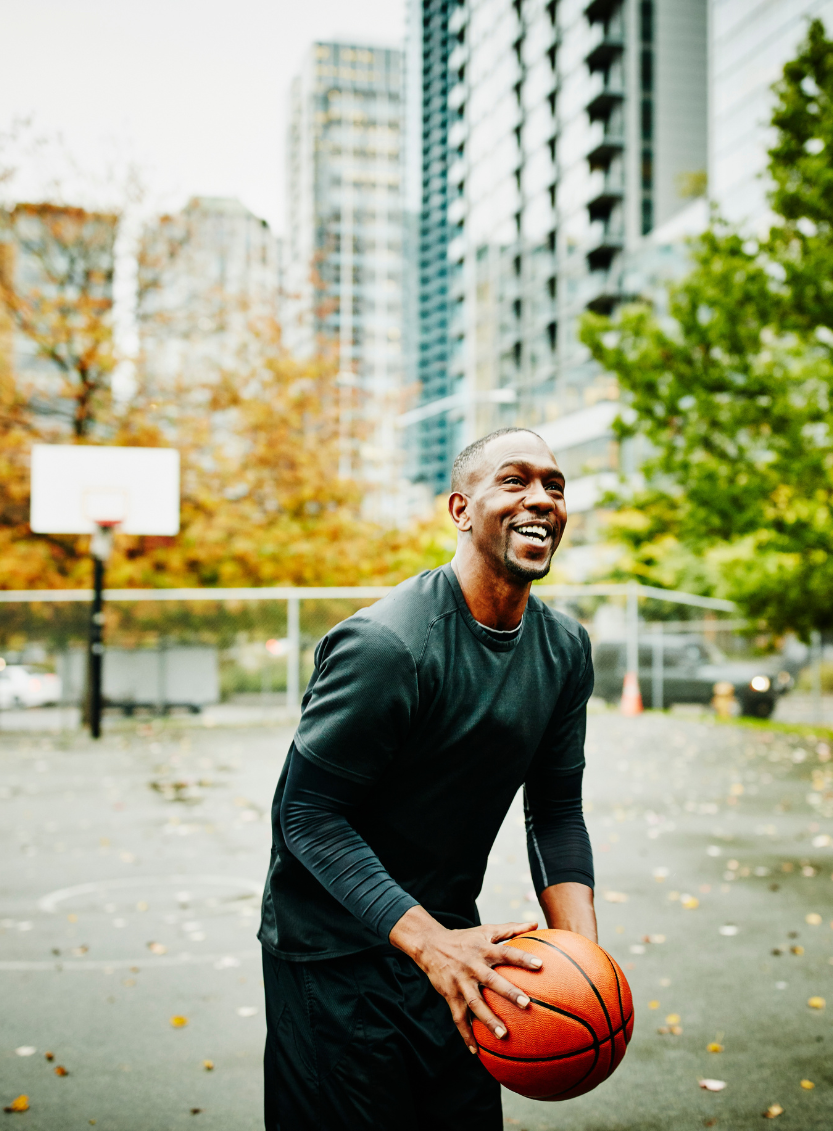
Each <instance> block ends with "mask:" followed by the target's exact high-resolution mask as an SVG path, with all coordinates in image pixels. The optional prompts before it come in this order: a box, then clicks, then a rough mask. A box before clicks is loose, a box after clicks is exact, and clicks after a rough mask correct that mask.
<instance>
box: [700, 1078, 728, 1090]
mask: <svg viewBox="0 0 833 1131" xmlns="http://www.w3.org/2000/svg"><path fill="white" fill-rule="evenodd" d="M699 1084H700V1087H701V1088H705V1089H706V1091H707V1092H722V1091H723V1089H724V1088H725V1087H726V1081H725V1080H709V1079H705V1080H700V1081H699Z"/></svg>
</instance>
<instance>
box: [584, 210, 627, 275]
mask: <svg viewBox="0 0 833 1131" xmlns="http://www.w3.org/2000/svg"><path fill="white" fill-rule="evenodd" d="M624 246H625V229H624V226H623V224H622V222H621V220H619V219H618V217H617V218H616V219H610V220H604V221H602V220H595V221H594V222H593V223H592V224H591V225H590V240H589V241H588V247H587V264H588V266H589V267H590V270H591V271H600V270H607V268H608V267H609V266H610V264H611V262H612V261H613V257H614V256H615V255H616V254H617V253H618V252H620V251H621V250H622V248H623V247H624Z"/></svg>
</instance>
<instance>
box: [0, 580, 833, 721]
mask: <svg viewBox="0 0 833 1131" xmlns="http://www.w3.org/2000/svg"><path fill="white" fill-rule="evenodd" d="M388 591H389V589H388V587H385V586H369V587H350V588H315V589H313V588H308V589H295V588H289V587H280V588H277V587H276V588H271V589H211V590H207V589H167V590H109V591H106V592H105V605H104V610H105V611H104V617H105V624H104V639H105V642H106V643H105V653H104V701H105V705H106V708H107V709H108V710H109V711H110V712H111V713H112V712H121V713H123V714H128V715H129V714H138V713H145V712H148V713H170V712H176V711H182V712H194V713H198V712H203V711H206V710H208V709H209V708H213V707H215V706H216V705H217V704H230V705H234V706H235V707H237V708H246V707H248V708H258V709H263V708H264V707H275V708H277V707H280V708H283V709H285V710H289V711H294V710H296V709H297V707H298V705H299V700H300V695H301V693H302V690H303V688H304V686H305V685H306V682H307V680H308V679H309V676H310V673H311V671H312V665H313V655H314V650H315V645H316V644H317V642H318V641H319V640H320V639H321V637H322V636H324V635H325V634H326V632H327V631H329V629H330V628H332V627H333V625H335V624H337V623H338V622H339V621H341V620H343V619H345V618H346V617H348V616H350V615H351V614H352V613H354V612H356V611H357V610H358V609H360V608H362V607H364V606H366V605H368V604H371V603H372V602H373V601H375V600H377V599H378V598H380V597H382V596H384V595H385V593H387V592H388ZM535 593H536V594H537V595H538V596H539V597H541V598H542V599H543V600H545V601H546V602H548V603H549V604H551V605H552V606H553V607H555V608H558V609H562V610H563V611H565V612H567V613H569V614H570V615H571V616H573V617H575V618H576V619H578V620H579V621H580V622H581V623H583V624H584V625H585V627H586V628H587V629H588V631H589V633H590V636H591V640H592V642H593V650H594V664H595V669H596V696H597V698H598V699H600V700H605V701H607V702H608V703H611V704H613V703H619V702H620V701H622V696H623V688H624V690H625V693H626V696H625V698H626V702H625V706H626V707H627V705H628V702H630V706H631V707H633V708H634V709H638V708H639V702H638V701H639V699H641V703H642V704H643V705H644V706H645V707H646V708H656V709H665V708H668V707H670V706H673V705H675V704H680V703H691V704H699V705H701V706H705V707H708V706H713V707H716V708H717V709H718V710H721V711H723V712H724V713H740V712H742V713H744V714H752V715H758V716H760V717H766V716H768V715H769V714H771V713H772V711H773V709H774V708H775V706H776V704H777V703H778V701H779V699H780V698H781V697H782V696H783V695H784V694H785V693H786V692H787V691H790V690H791V689H792V688H793V687H794V686H795V684H796V681H797V679H798V677H799V673H800V671H801V669H802V667H804V666H805V665H807V663H808V661H809V660H810V659H812V657H811V656H810V655H809V653H808V650H807V649H805V648H802V646H800V645H798V643H797V642H787V646H786V648H785V647H784V642H783V641H781V642H776V641H774V640H772V639H771V638H770V637H769V636H768V635H766V634H765V633H761V632H759V631H758V630H756V629H755V628H754V627H752V626H750V625H748V624H747V623H746V622H744V621H741V620H739V619H738V618H737V616H735V615H734V610H733V606H732V605H731V603H730V602H728V601H720V600H717V599H712V598H706V597H700V596H698V595H696V594H689V593H681V592H674V591H666V590H661V589H656V588H652V587H649V586H638V585H633V584H631V585H538V586H536V587H535ZM90 599H91V594H90V593H89V592H88V591H86V590H57V591H19V592H12V591H5V592H0V664H2V665H4V666H3V667H2V670H0V709H2V710H5V711H9V710H13V711H21V710H29V709H31V708H35V707H40V708H46V707H50V706H54V707H58V706H62V707H64V708H74V709H75V710H76V713H77V712H78V709H79V708H80V707H81V706H82V705H83V703H84V697H85V689H86V684H87V660H88V648H89V644H88V635H89V621H90V607H89V603H90ZM776 645H778V647H776ZM820 659H821V654H820V651H819V653H818V655H817V657H816V660H817V661H820ZM816 667H817V668H819V664H818V663H817V664H816ZM814 670H815V669H814ZM819 670H820V668H819ZM629 680H630V684H629V682H628V681H629ZM629 686H630V694H631V700H630V701H627V695H628V687H629ZM820 686H821V685H820V684H819V687H820ZM721 701H723V702H721ZM820 712H821V698H820V691H819V697H818V712H817V713H819V714H820ZM818 721H821V720H820V719H819V720H818Z"/></svg>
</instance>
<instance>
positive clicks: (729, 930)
mask: <svg viewBox="0 0 833 1131" xmlns="http://www.w3.org/2000/svg"><path fill="white" fill-rule="evenodd" d="M717 929H718V931H719V932H720V934H721V935H725V936H726V938H727V939H730V938H732V936H733V935H736V934H737V933H738V931H739V930H740V927H736V926H735V925H734V924H733V923H725V924H724V925H723V926H722V927H718V928H717Z"/></svg>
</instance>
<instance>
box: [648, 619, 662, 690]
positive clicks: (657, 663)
mask: <svg viewBox="0 0 833 1131" xmlns="http://www.w3.org/2000/svg"><path fill="white" fill-rule="evenodd" d="M651 643H652V644H653V646H654V647H653V652H652V654H651V660H652V666H651V706H652V707H653V709H654V710H655V711H662V710H664V706H665V704H664V693H665V687H664V683H665V654H664V652H663V640H662V621H661V620H659V621H656V622H655V624H654V632H653V640H652V641H651Z"/></svg>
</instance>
